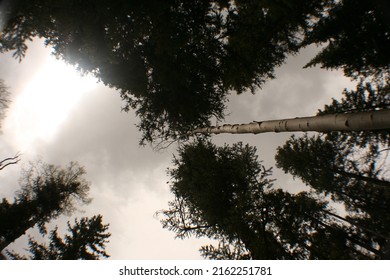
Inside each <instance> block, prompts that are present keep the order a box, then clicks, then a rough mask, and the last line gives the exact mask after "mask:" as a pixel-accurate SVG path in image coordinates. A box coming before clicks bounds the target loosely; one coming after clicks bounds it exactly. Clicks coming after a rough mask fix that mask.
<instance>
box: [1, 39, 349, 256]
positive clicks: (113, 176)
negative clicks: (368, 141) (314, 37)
mask: <svg viewBox="0 0 390 280" xmlns="http://www.w3.org/2000/svg"><path fill="white" fill-rule="evenodd" d="M314 51H315V50H314V48H312V49H306V50H304V51H302V53H301V55H299V56H294V57H291V58H290V59H289V60H288V63H287V64H286V65H284V66H283V67H281V68H280V69H278V70H277V78H276V79H275V80H272V81H269V82H268V83H267V84H266V85H265V86H264V88H263V89H262V90H261V91H259V92H257V94H255V95H252V94H250V93H247V94H242V95H239V96H237V95H232V96H231V97H230V102H229V104H228V113H229V116H228V117H227V118H226V122H227V123H244V122H251V121H254V120H258V121H260V120H269V119H279V118H289V117H299V116H308V115H314V114H316V112H317V110H318V109H320V108H322V107H323V105H324V104H326V103H330V101H331V98H332V97H339V96H340V94H341V92H342V90H343V89H344V88H345V87H348V88H351V86H352V84H351V82H350V81H349V80H348V79H347V78H344V77H343V75H342V73H340V72H337V71H326V70H322V69H317V68H315V69H313V68H311V69H302V67H303V65H305V63H307V62H308V60H309V58H310V57H313V55H314ZM0 79H3V80H4V81H5V83H6V84H7V86H8V87H9V91H10V92H11V93H12V96H11V99H12V101H13V102H12V104H11V107H10V109H9V110H8V112H7V117H6V118H5V119H4V120H3V122H2V134H1V135H0V151H1V152H0V157H1V158H5V157H8V156H13V155H15V154H16V153H17V152H18V151H19V152H21V154H22V161H21V162H20V163H19V164H18V165H13V166H9V167H7V168H6V169H4V170H3V171H1V172H0V180H1V188H0V198H1V197H7V198H9V199H11V200H12V198H13V193H14V191H16V190H17V189H18V178H19V174H20V171H21V168H22V167H23V166H25V165H26V164H28V162H29V161H33V160H36V159H41V160H42V161H44V162H46V163H53V164H58V165H62V166H65V165H67V164H68V163H69V162H70V161H78V162H79V163H80V164H81V165H82V166H84V167H85V168H86V170H87V179H88V180H89V181H91V197H92V198H93V202H92V203H91V204H90V205H87V206H84V207H83V208H82V212H77V213H75V215H74V216H92V215H95V214H102V215H103V221H104V223H109V224H110V228H109V231H110V232H111V233H112V236H111V238H110V243H109V244H108V246H107V252H108V253H109V254H110V255H111V259H200V258H201V257H200V255H199V252H198V249H199V247H200V246H201V245H206V244H209V242H210V241H208V240H206V239H200V240H198V239H195V238H190V239H186V240H179V239H174V234H173V233H171V232H169V231H168V230H165V229H162V227H161V224H160V222H159V221H158V219H157V218H156V217H154V213H155V212H156V211H158V210H160V209H167V207H168V201H169V200H170V199H171V198H172V195H171V194H170V192H169V186H168V184H167V181H168V180H169V178H168V177H167V175H166V169H167V168H168V167H169V166H170V165H171V161H172V155H173V154H174V153H175V147H174V146H171V147H170V148H169V149H167V150H165V151H160V152H156V151H153V150H152V149H151V148H150V147H140V146H138V142H139V139H140V137H141V134H140V133H139V132H138V130H137V128H136V127H135V124H136V123H137V122H138V120H137V118H136V117H135V115H134V114H133V113H132V112H130V113H124V112H121V107H122V105H123V104H122V101H121V99H120V97H119V94H118V93H117V92H115V90H112V89H109V88H107V87H105V86H103V85H102V84H100V83H97V81H96V80H95V79H93V78H91V77H81V76H80V75H79V73H78V72H77V71H76V70H74V69H73V68H72V67H71V66H66V65H65V64H64V63H63V62H61V61H56V60H55V58H54V57H53V56H51V55H50V49H48V48H45V47H44V45H43V43H42V41H35V42H34V43H33V44H31V45H30V47H29V49H28V52H27V56H26V58H25V59H24V60H23V61H22V62H21V63H18V61H16V60H15V59H13V58H12V55H11V54H10V53H7V54H0ZM289 136H290V134H288V133H287V134H286V133H283V134H282V133H279V134H273V133H272V134H262V135H249V136H248V135H246V136H243V135H226V134H222V135H218V136H214V137H213V140H214V142H215V143H216V144H221V145H222V144H223V143H233V142H237V141H243V142H244V143H249V144H251V145H254V146H256V147H257V149H258V153H259V156H260V158H261V159H263V160H264V165H265V166H267V167H268V166H273V165H274V155H275V149H276V147H277V146H279V145H283V143H284V142H285V141H286V140H287V138H288V137H289ZM274 177H275V178H277V179H278V180H277V181H276V183H275V185H277V186H281V187H283V188H286V189H288V190H291V191H297V190H299V189H301V187H302V184H301V183H299V182H298V181H294V180H293V179H292V178H291V177H290V176H286V175H284V174H283V172H281V171H279V170H276V169H274ZM74 216H72V217H62V218H61V219H59V220H58V221H57V223H58V225H59V227H60V228H64V227H65V225H66V221H67V220H69V219H73V218H74ZM28 234H32V235H35V234H36V233H35V231H34V230H30V231H28ZM26 247H27V243H26V240H25V238H21V239H20V240H18V241H17V242H15V244H13V245H12V246H10V247H9V249H15V250H17V251H19V252H23V248H26Z"/></svg>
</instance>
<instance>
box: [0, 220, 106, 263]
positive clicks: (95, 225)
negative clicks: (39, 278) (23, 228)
mask: <svg viewBox="0 0 390 280" xmlns="http://www.w3.org/2000/svg"><path fill="white" fill-rule="evenodd" d="M107 229H108V225H104V224H102V216H101V215H97V216H93V217H92V218H85V217H84V218H81V219H80V221H78V220H77V219H75V223H74V225H71V224H70V223H69V222H68V232H69V233H70V234H66V235H65V236H64V238H61V237H60V236H59V235H58V228H57V227H56V228H55V229H54V230H52V231H51V232H50V236H49V240H50V243H49V244H48V245H46V244H40V243H38V242H37V241H35V240H34V239H33V238H31V237H30V238H29V241H28V244H29V252H30V255H29V256H21V255H20V254H17V253H15V252H9V251H7V255H8V256H9V257H10V258H11V259H13V260H21V259H31V260H98V259H99V258H100V257H104V258H108V257H109V255H108V254H107V253H106V252H105V246H106V243H107V242H108V240H107V239H108V238H109V237H110V235H111V234H110V233H107V232H106V231H107Z"/></svg>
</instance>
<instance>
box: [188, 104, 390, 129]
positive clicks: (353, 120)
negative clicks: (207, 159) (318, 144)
mask: <svg viewBox="0 0 390 280" xmlns="http://www.w3.org/2000/svg"><path fill="white" fill-rule="evenodd" d="M378 129H390V110H389V109H384V110H380V111H367V112H357V113H342V114H328V115H321V116H312V117H303V118H295V119H281V120H272V121H260V122H257V121H255V122H252V123H249V124H233V125H231V124H225V125H222V126H217V127H205V128H197V129H195V130H193V131H192V133H191V134H197V133H205V134H209V133H214V134H219V133H253V134H258V133H265V132H289V131H291V132H294V131H317V132H330V131H360V130H378Z"/></svg>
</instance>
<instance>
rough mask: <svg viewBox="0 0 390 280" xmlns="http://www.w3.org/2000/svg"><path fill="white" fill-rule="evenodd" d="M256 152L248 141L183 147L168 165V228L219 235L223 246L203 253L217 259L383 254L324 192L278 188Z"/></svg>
mask: <svg viewBox="0 0 390 280" xmlns="http://www.w3.org/2000/svg"><path fill="white" fill-rule="evenodd" d="M255 152H256V149H255V148H254V147H251V146H248V145H245V146H244V145H242V143H238V144H234V145H232V146H227V145H225V146H223V147H216V146H215V145H214V144H212V143H210V142H208V141H196V142H193V143H190V144H186V145H184V146H182V147H181V148H180V150H179V157H178V158H175V160H174V166H175V168H174V169H172V170H169V174H170V176H171V179H172V180H171V191H172V193H173V194H174V195H175V198H174V200H173V201H171V202H170V203H169V209H168V210H162V211H160V212H159V214H160V215H163V218H162V219H161V222H162V225H163V227H164V228H168V229H169V230H171V231H173V232H175V233H176V236H177V237H178V238H186V237H189V236H196V237H201V236H206V237H209V238H211V239H215V240H217V241H218V243H219V245H218V246H217V247H216V246H214V245H208V246H203V247H202V248H201V249H200V251H201V253H202V255H203V256H204V257H208V258H213V259H367V258H368V259H369V258H377V257H378V258H380V257H381V256H382V255H383V254H382V252H379V251H377V250H376V249H375V244H376V243H375V244H374V242H373V241H371V240H369V241H367V240H366V239H364V238H363V237H362V236H361V235H358V234H355V233H354V232H353V230H352V224H351V223H348V222H347V223H345V221H344V220H343V218H342V217H341V216H338V215H337V214H335V213H334V212H333V210H332V209H331V208H330V207H329V205H328V203H327V202H325V201H324V200H322V199H321V198H319V197H315V196H313V195H311V194H309V193H307V192H301V193H298V194H290V193H288V192H286V191H283V190H282V189H278V188H275V187H274V186H273V181H274V180H272V179H271V178H270V175H271V170H270V169H266V168H265V167H264V166H263V165H262V164H261V162H260V161H259V160H258V157H257V155H256V153H255ZM355 225H356V224H353V226H355ZM358 228H359V227H358ZM363 232H365V231H364V230H363ZM359 248H364V249H363V250H362V249H359ZM364 250H366V251H368V253H367V252H366V251H364Z"/></svg>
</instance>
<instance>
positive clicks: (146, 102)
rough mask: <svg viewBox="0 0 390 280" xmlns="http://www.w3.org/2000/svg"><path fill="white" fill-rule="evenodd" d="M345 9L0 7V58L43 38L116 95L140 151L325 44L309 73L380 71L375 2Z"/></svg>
mask: <svg viewBox="0 0 390 280" xmlns="http://www.w3.org/2000/svg"><path fill="white" fill-rule="evenodd" d="M354 2H355V1H347V0H344V1H332V0H315V1H301V0H293V1H292V0H290V1H283V0H281V1H269V0H262V1H254V0H253V1H224V0H214V1H211V0H210V1H191V2H188V1H180V0H170V1H157V0H148V1H130V2H129V1H124V0H116V1H110V2H107V1H91V0H88V1H80V0H72V1H55V2H53V1H36V0H35V1H30V0H29V1H27V0H17V1H8V2H7V7H8V8H7V9H5V12H4V14H5V17H6V19H7V20H6V24H5V28H4V30H3V32H2V33H1V36H0V51H1V52H5V51H10V50H13V51H14V55H15V56H16V57H17V58H19V59H21V58H22V57H23V56H24V55H25V53H26V50H27V45H26V42H28V41H29V40H32V39H33V38H34V37H41V38H45V42H46V44H47V45H49V46H51V47H53V52H54V54H55V55H56V56H57V57H58V58H61V59H63V60H65V61H67V62H68V63H71V64H73V65H76V66H77V67H78V68H79V69H80V70H81V71H83V72H90V73H93V74H94V75H96V77H98V78H99V79H100V80H101V81H103V82H104V83H105V84H106V85H108V86H111V87H114V88H116V89H118V90H119V91H120V95H121V97H122V99H123V100H124V101H125V106H124V109H125V110H129V109H131V108H133V109H135V110H136V112H137V114H138V116H139V117H140V119H141V121H140V123H139V125H138V126H139V129H140V130H141V131H142V133H143V142H144V141H149V142H152V141H154V140H156V139H163V140H167V139H168V138H173V139H176V138H178V137H182V136H185V135H186V132H188V131H192V130H193V129H194V128H196V127H205V126H209V124H210V118H211V117H216V118H217V119H222V118H223V117H224V108H225V105H224V102H225V101H226V100H227V98H228V95H229V93H230V91H232V90H233V91H236V92H238V93H241V92H244V91H246V90H252V92H254V90H255V89H256V88H257V87H260V86H261V85H262V84H263V83H264V82H265V81H266V80H268V79H270V78H273V77H274V69H275V67H277V66H280V65H281V64H282V63H283V62H284V61H285V60H286V57H287V56H288V55H289V54H294V53H297V52H298V51H299V49H300V48H302V47H305V46H307V45H310V44H312V43H323V42H330V43H329V44H328V46H326V47H325V49H324V51H323V52H322V53H320V54H319V55H318V56H317V57H316V58H315V59H314V60H313V61H312V62H310V63H309V65H315V64H318V63H320V64H322V65H323V66H324V67H331V68H337V67H342V68H344V69H346V71H347V72H359V73H360V72H370V71H372V69H382V70H383V71H382V70H381V71H382V72H386V71H388V68H386V67H387V66H388V65H389V56H388V53H387V52H386V51H385V50H387V49H388V48H387V46H388V43H389V35H388V34H389V30H388V28H389V25H388V24H386V21H385V17H384V16H385V15H386V13H384V12H383V11H382V10H381V9H380V8H378V7H380V5H379V4H378V3H379V2H381V3H382V2H383V1H379V0H378V1H368V0H367V1H359V3H358V4H355V3H354ZM373 30H374V32H373ZM351 48H354V50H353V51H351ZM340 53H341V54H342V55H340ZM346 54H347V55H348V56H347V55H346ZM340 56H342V57H345V59H344V60H341V59H340ZM378 71H379V70H378ZM374 72H375V71H374Z"/></svg>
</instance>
